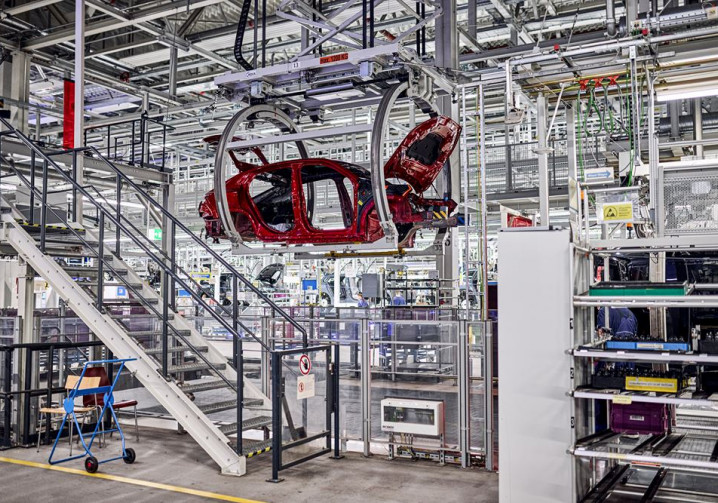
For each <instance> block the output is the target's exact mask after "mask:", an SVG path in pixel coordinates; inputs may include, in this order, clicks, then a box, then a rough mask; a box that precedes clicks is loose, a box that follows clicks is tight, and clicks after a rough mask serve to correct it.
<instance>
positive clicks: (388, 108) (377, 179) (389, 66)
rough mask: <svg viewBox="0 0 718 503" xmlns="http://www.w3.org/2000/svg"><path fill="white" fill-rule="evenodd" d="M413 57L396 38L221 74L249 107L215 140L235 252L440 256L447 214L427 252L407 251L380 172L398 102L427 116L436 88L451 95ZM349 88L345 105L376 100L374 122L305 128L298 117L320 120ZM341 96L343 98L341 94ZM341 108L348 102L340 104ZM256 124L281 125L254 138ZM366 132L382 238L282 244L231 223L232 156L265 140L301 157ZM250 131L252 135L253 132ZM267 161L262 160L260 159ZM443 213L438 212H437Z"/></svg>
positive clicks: (221, 81)
mask: <svg viewBox="0 0 718 503" xmlns="http://www.w3.org/2000/svg"><path fill="white" fill-rule="evenodd" d="M420 63H421V60H420V59H419V58H418V56H417V54H416V53H415V52H414V51H413V50H410V49H406V48H404V47H402V46H401V45H400V44H398V43H394V44H384V45H381V46H378V47H371V48H367V49H358V50H354V51H350V52H346V53H340V54H334V55H332V56H326V57H320V58H311V57H307V58H304V59H300V60H297V61H292V62H289V63H287V64H282V65H275V66H271V67H266V68H258V69H253V70H248V71H245V72H239V73H233V74H232V73H228V74H225V75H223V76H220V77H218V78H217V79H216V80H215V83H216V84H217V85H218V86H220V88H221V89H223V90H224V94H225V95H226V96H228V97H230V99H232V100H238V101H239V100H245V101H249V102H250V103H251V104H250V105H249V106H247V107H245V108H243V109H242V110H240V111H239V112H237V113H236V114H235V115H234V117H233V118H232V119H231V120H230V121H229V123H228V124H227V126H226V127H225V129H224V132H223V133H222V135H221V137H220V140H219V142H218V145H217V152H216V156H215V171H214V188H215V192H214V194H215V199H216V204H217V210H218V213H219V220H220V221H221V225H222V228H223V230H224V232H225V234H226V236H227V237H228V238H229V240H230V241H231V243H232V249H233V252H234V253H236V254H258V253H270V254H271V253H278V252H285V251H290V252H294V253H302V254H308V255H314V256H316V255H317V254H328V253H333V254H337V253H339V254H350V255H352V254H366V253H369V254H373V253H392V252H393V253H396V254H400V255H439V254H441V253H442V250H443V245H444V241H445V240H446V236H447V231H448V229H447V227H448V224H445V225H442V223H441V220H442V219H448V214H447V212H441V211H439V212H437V213H436V214H437V215H438V217H437V218H438V220H439V221H437V223H436V225H434V226H433V227H434V228H436V229H437V232H436V236H435V239H434V241H433V243H432V244H431V245H429V246H428V247H425V248H424V249H417V250H414V249H404V248H403V247H402V246H401V245H400V241H399V232H398V231H397V228H396V225H395V223H394V220H393V215H392V213H391V209H390V205H389V201H388V197H387V187H388V185H387V180H386V176H385V173H384V169H383V168H384V163H385V161H386V160H387V158H386V157H385V151H386V148H385V144H386V141H387V139H388V138H389V132H390V130H391V129H392V128H394V129H395V128H396V125H395V124H393V122H392V120H391V114H392V111H394V110H395V109H396V107H397V104H399V103H400V102H403V103H405V104H406V103H408V106H409V108H410V109H412V108H413V110H411V111H410V115H411V116H412V117H414V116H415V113H416V111H418V112H419V113H420V114H421V113H423V114H426V116H427V117H428V118H434V117H437V116H438V115H439V110H438V108H437V107H436V105H435V104H434V103H435V100H436V96H437V92H440V93H451V92H453V90H454V84H452V83H451V82H450V81H449V80H448V79H447V78H446V77H445V76H444V75H442V74H441V73H439V72H438V71H437V70H436V69H435V68H428V67H425V66H423V65H421V64H420ZM345 91H351V92H352V96H351V97H350V98H346V101H347V102H348V103H347V105H346V106H352V105H353V106H355V107H365V106H374V105H376V109H375V110H376V111H375V112H374V114H373V116H372V117H373V124H356V123H354V124H350V125H346V126H334V127H321V128H306V129H304V130H302V127H301V126H300V125H299V119H300V118H301V117H302V116H303V115H304V116H306V115H309V117H310V118H312V120H315V121H318V120H320V118H321V116H322V110H323V108H324V107H327V106H332V105H333V104H335V101H337V100H333V99H332V95H336V93H339V95H341V93H342V92H345ZM340 100H341V99H340ZM342 106H345V105H342ZM259 123H269V124H271V125H272V126H274V127H276V128H277V129H279V134H278V135H270V136H260V137H259V138H256V135H254V134H253V130H254V129H255V127H256V125H257V124H259ZM364 133H369V139H370V145H371V148H370V150H369V152H370V159H369V163H368V164H369V166H368V167H369V171H370V177H371V186H372V198H373V202H374V205H375V209H376V214H377V218H378V221H379V225H380V227H381V229H382V231H383V234H384V235H383V237H382V238H381V239H379V240H377V241H374V242H371V243H361V244H357V243H344V244H335V243H332V244H331V245H326V244H321V243H317V244H310V245H291V246H283V245H277V244H267V243H264V244H260V245H256V244H248V243H247V242H246V241H245V240H243V239H242V237H241V236H240V233H239V232H238V231H237V229H236V228H235V225H236V223H235V220H234V217H233V216H232V212H231V210H230V204H229V200H228V198H229V195H228V191H227V188H226V183H227V180H228V179H229V178H230V177H231V176H233V175H234V174H236V172H235V170H236V166H235V161H236V158H235V156H236V155H237V154H238V153H239V154H242V153H245V152H247V151H249V150H252V151H255V152H256V150H257V149H259V148H261V147H263V146H267V145H270V144H286V143H293V144H295V145H296V149H297V152H298V155H299V157H300V158H302V159H307V158H308V157H309V154H308V149H307V144H308V142H311V141H312V140H315V139H326V138H330V137H338V136H344V135H356V134H364ZM250 136H251V137H250ZM260 161H261V162H262V163H263V164H265V165H266V159H262V158H260ZM441 173H442V175H441V184H440V187H441V189H440V193H439V196H440V198H441V199H442V200H444V201H450V200H451V196H452V194H451V163H450V162H449V161H447V162H446V163H445V165H444V168H443V170H442V171H441ZM315 197H316V195H315V194H314V190H313V186H312V185H311V184H310V185H309V193H308V194H307V195H306V204H307V213H308V215H309V217H310V220H311V216H312V214H313V212H314V211H315ZM442 215H443V216H442Z"/></svg>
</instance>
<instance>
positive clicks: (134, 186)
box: [83, 147, 307, 351]
mask: <svg viewBox="0 0 718 503" xmlns="http://www.w3.org/2000/svg"><path fill="white" fill-rule="evenodd" d="M83 149H89V150H91V151H92V152H93V153H94V154H95V155H96V156H97V157H98V158H99V159H100V161H101V162H103V163H105V164H107V166H108V167H110V169H112V171H114V172H115V173H116V174H117V175H118V176H119V177H120V178H122V179H123V180H125V182H126V183H127V185H128V186H130V187H131V188H132V189H134V191H135V193H136V194H138V195H141V196H142V197H144V198H145V199H146V200H147V201H148V202H149V203H150V204H152V205H153V206H155V207H156V208H157V209H158V210H159V211H160V213H161V214H162V215H164V216H165V217H166V218H167V219H169V220H170V221H171V222H172V223H173V224H174V225H175V226H176V227H177V228H179V229H180V230H181V231H182V232H184V233H185V234H187V235H188V236H190V237H191V238H192V240H193V241H194V242H195V243H197V244H198V245H199V246H200V247H201V248H203V249H204V250H205V251H206V252H207V253H209V254H210V255H211V256H212V258H214V259H215V260H216V261H217V262H219V263H220V264H222V266H223V267H224V268H226V269H227V270H228V271H229V272H231V273H232V275H233V276H235V277H236V278H237V279H238V280H239V281H241V282H242V283H243V284H244V285H245V286H246V287H247V288H249V289H250V290H251V291H252V292H253V293H254V294H255V295H256V296H257V297H259V298H260V299H262V300H263V301H264V302H265V303H267V304H268V305H269V307H271V308H272V309H274V310H275V311H276V312H277V313H278V314H279V315H280V316H281V317H282V318H284V319H285V320H286V321H287V322H289V323H290V324H291V325H293V326H294V328H296V329H297V330H298V331H299V332H300V333H301V334H302V343H303V345H304V347H306V346H307V331H306V329H305V328H304V327H303V326H301V325H300V324H299V323H297V322H296V321H294V319H293V318H292V317H291V316H290V315H289V314H287V313H286V312H285V311H284V310H283V309H282V308H281V307H280V306H279V305H278V304H276V303H275V302H274V301H273V300H272V299H270V298H269V297H268V296H267V295H266V294H265V293H264V292H262V291H261V290H260V289H259V288H257V287H256V286H254V285H253V284H252V282H251V281H250V280H248V279H247V278H246V277H245V276H244V275H243V274H241V273H240V272H239V271H237V269H235V267H234V266H233V265H231V264H230V263H229V262H228V261H227V260H225V259H224V258H223V257H222V256H221V255H220V254H219V253H217V252H216V251H214V250H213V249H212V247H211V246H209V245H208V244H207V243H206V242H205V241H202V239H201V238H200V237H199V236H197V235H196V234H195V233H194V232H192V231H191V230H190V229H189V228H188V227H187V226H186V225H184V224H183V223H182V222H181V221H180V220H179V219H178V218H177V217H175V216H174V215H173V214H172V213H171V212H170V211H168V210H167V209H166V208H165V207H164V206H162V205H161V204H160V203H159V202H157V201H156V200H155V199H154V198H153V197H152V196H150V195H149V194H147V193H146V192H145V191H144V190H142V188H141V187H140V186H139V185H137V184H136V183H135V182H134V181H132V180H131V179H130V178H129V177H128V176H127V175H125V174H124V173H122V171H121V170H120V169H119V168H117V166H115V165H114V164H113V163H112V162H110V161H109V160H108V159H106V158H105V157H103V156H102V154H101V153H100V152H99V151H98V150H97V148H95V147H83ZM234 300H235V301H236V300H237V299H234ZM267 349H268V350H269V348H267ZM270 351H271V350H270Z"/></svg>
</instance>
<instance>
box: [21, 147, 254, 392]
mask: <svg viewBox="0 0 718 503" xmlns="http://www.w3.org/2000/svg"><path fill="white" fill-rule="evenodd" d="M40 153H41V152H40ZM8 165H9V166H10V168H11V169H12V170H13V171H14V172H15V174H16V176H17V177H18V179H19V180H20V181H21V182H22V183H23V184H25V186H26V187H27V188H28V189H30V190H31V191H33V192H35V193H37V194H38V195H41V193H40V191H39V189H38V188H37V187H33V186H32V184H31V183H30V182H29V181H28V180H27V178H26V177H25V175H23V174H22V173H20V171H19V170H18V169H16V168H15V166H14V162H12V161H11V162H10V163H8ZM97 208H98V209H99V210H100V211H101V212H102V213H101V214H100V219H99V221H100V225H104V218H105V215H106V214H108V213H109V210H107V209H105V208H102V207H101V206H100V205H97ZM46 209H47V207H46ZM50 211H51V212H52V214H53V215H55V216H56V217H57V218H59V219H60V220H61V221H63V222H64V223H65V224H67V228H68V229H69V230H70V231H71V232H72V233H73V234H74V235H75V237H76V238H77V239H79V240H80V242H82V243H83V244H84V245H85V246H86V247H87V248H88V249H89V250H90V251H91V252H92V253H93V254H94V255H95V256H97V258H98V260H100V261H102V262H105V259H104V257H103V256H102V247H100V250H95V249H94V248H93V247H92V245H91V244H90V243H89V242H88V241H87V240H85V238H84V237H82V235H81V234H80V233H79V232H77V230H76V229H74V228H73V227H72V226H70V225H69V222H67V220H65V219H64V218H63V217H62V216H61V215H60V214H59V213H57V211H55V210H54V209H52V207H50ZM125 232H127V231H126V230H125ZM138 246H139V243H138ZM145 253H148V255H151V256H152V257H153V259H154V254H152V253H151V252H150V251H149V249H145ZM154 261H156V262H158V263H159V262H163V261H161V260H158V259H154ZM106 266H107V267H109V268H110V270H111V272H112V273H114V275H115V277H117V278H118V279H119V280H120V281H121V282H123V283H124V284H125V286H126V287H127V288H128V289H129V290H131V291H132V293H133V294H134V295H135V296H137V297H139V298H144V296H143V295H142V292H140V291H138V290H137V288H135V287H134V286H133V285H132V283H130V282H129V280H126V279H125V278H123V277H122V275H121V274H119V273H118V271H117V270H116V269H115V268H114V267H112V265H110V264H106ZM177 280H178V281H180V282H181V283H184V282H183V281H181V280H179V278H177ZM184 286H185V288H188V287H187V285H186V284H184ZM98 289H99V286H98ZM145 309H148V310H150V311H152V312H153V313H154V314H155V315H156V316H157V317H158V318H160V319H161V318H162V317H163V316H162V313H160V312H159V311H158V310H157V309H155V307H154V306H152V305H151V304H149V303H147V304H146V305H145ZM240 324H241V323H240ZM166 325H167V326H168V327H169V328H170V329H171V330H172V331H173V332H174V334H175V335H176V336H177V337H179V338H180V340H181V341H182V342H183V343H184V344H185V345H186V346H187V348H188V349H189V350H190V351H192V352H193V353H194V354H195V355H197V357H198V358H200V359H201V360H202V361H203V362H204V363H205V364H206V365H207V366H208V368H210V369H211V370H213V371H214V372H215V374H217V375H218V376H219V378H220V379H221V380H223V381H224V382H225V384H227V385H228V386H229V387H230V388H231V389H232V390H234V391H237V389H238V387H239V382H243V381H242V380H243V379H244V376H242V377H241V378H240V377H239V376H238V378H237V381H238V384H237V387H235V386H234V385H233V384H232V381H230V380H229V379H227V378H226V377H225V376H224V374H222V373H221V372H220V371H219V369H217V368H216V367H215V366H214V364H213V363H212V362H210V361H209V360H208V359H207V358H206V357H205V356H204V355H203V354H202V352H201V351H199V349H197V348H196V347H195V346H194V344H192V343H191V342H190V341H189V340H188V339H187V338H186V337H185V336H184V335H182V334H181V332H180V331H179V329H177V328H176V327H174V326H173V325H170V324H166ZM241 325H242V328H246V327H244V325H243V324H241ZM247 331H248V333H250V335H252V337H253V338H254V339H256V340H257V341H258V342H260V344H261V343H262V342H261V341H260V340H258V339H257V338H256V335H254V334H253V333H252V332H251V331H250V330H249V329H247ZM233 336H234V337H237V338H238V337H239V335H238V334H233ZM163 343H164V341H163ZM162 371H163V373H166V372H167V369H166V368H163V369H162Z"/></svg>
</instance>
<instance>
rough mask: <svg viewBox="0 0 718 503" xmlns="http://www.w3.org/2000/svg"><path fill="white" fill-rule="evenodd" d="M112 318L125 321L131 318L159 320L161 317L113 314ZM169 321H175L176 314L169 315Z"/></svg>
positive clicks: (148, 314) (150, 314) (154, 315)
mask: <svg viewBox="0 0 718 503" xmlns="http://www.w3.org/2000/svg"><path fill="white" fill-rule="evenodd" d="M110 318H112V319H114V320H123V319H130V318H155V319H159V318H160V317H159V316H157V315H156V314H154V313H142V314H111V315H110ZM167 319H168V320H173V319H174V314H173V313H169V314H168V315H167Z"/></svg>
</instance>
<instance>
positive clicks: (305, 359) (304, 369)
mask: <svg viewBox="0 0 718 503" xmlns="http://www.w3.org/2000/svg"><path fill="white" fill-rule="evenodd" d="M311 370H312V362H311V361H310V360H309V356H307V355H302V356H301V357H299V371H300V372H301V373H302V375H307V374H308V373H309V372H310V371H311Z"/></svg>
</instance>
